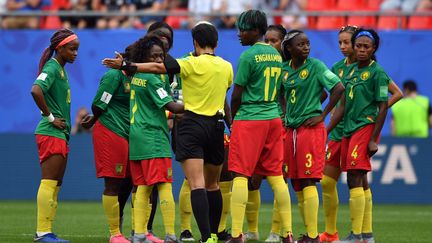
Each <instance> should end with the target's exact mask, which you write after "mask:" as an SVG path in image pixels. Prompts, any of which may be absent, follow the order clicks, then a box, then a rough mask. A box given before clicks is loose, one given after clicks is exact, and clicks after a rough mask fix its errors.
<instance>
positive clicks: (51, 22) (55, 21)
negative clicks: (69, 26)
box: [39, 16, 62, 30]
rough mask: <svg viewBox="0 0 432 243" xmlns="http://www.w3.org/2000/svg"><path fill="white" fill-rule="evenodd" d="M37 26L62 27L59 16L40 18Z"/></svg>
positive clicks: (52, 28) (44, 27) (47, 28)
mask: <svg viewBox="0 0 432 243" xmlns="http://www.w3.org/2000/svg"><path fill="white" fill-rule="evenodd" d="M39 26H40V28H41V29H46V30H55V29H60V28H61V27H62V22H61V20H60V17H59V16H46V17H43V18H41V20H40V24H39Z"/></svg>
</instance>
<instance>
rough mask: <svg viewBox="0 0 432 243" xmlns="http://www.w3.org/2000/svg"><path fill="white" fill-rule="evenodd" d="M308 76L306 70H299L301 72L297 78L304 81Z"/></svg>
mask: <svg viewBox="0 0 432 243" xmlns="http://www.w3.org/2000/svg"><path fill="white" fill-rule="evenodd" d="M308 75H309V72H308V70H307V69H303V70H301V72H300V74H299V77H300V78H301V79H306V78H307V76H308Z"/></svg>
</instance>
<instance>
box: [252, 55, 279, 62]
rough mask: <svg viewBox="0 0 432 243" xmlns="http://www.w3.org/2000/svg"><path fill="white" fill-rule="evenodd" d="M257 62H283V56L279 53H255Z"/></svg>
mask: <svg viewBox="0 0 432 243" xmlns="http://www.w3.org/2000/svg"><path fill="white" fill-rule="evenodd" d="M255 62H280V63H282V57H281V56H280V55H279V54H261V55H255Z"/></svg>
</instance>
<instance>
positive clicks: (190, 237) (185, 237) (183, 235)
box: [180, 230, 195, 241]
mask: <svg viewBox="0 0 432 243" xmlns="http://www.w3.org/2000/svg"><path fill="white" fill-rule="evenodd" d="M180 240H181V241H195V239H194V238H193V235H192V233H191V232H190V231H189V230H183V232H181V234H180Z"/></svg>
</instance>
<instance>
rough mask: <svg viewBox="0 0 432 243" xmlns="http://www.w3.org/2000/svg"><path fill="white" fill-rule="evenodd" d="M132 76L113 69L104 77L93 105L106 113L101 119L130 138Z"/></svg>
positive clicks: (115, 131)
mask: <svg viewBox="0 0 432 243" xmlns="http://www.w3.org/2000/svg"><path fill="white" fill-rule="evenodd" d="M129 100H130V78H129V77H128V76H126V75H125V74H124V73H123V71H120V70H115V69H111V70H109V71H108V72H106V73H105V75H104V76H103V77H102V79H101V82H100V84H99V88H98V90H97V93H96V96H95V97H94V99H93V105H95V106H97V107H99V108H101V109H102V110H103V111H104V113H102V115H101V116H100V117H99V121H100V122H101V123H102V124H103V125H104V126H105V127H106V128H108V129H109V130H111V131H113V132H114V133H115V134H117V135H119V136H121V137H124V138H125V139H129V102H130V101H129Z"/></svg>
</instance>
